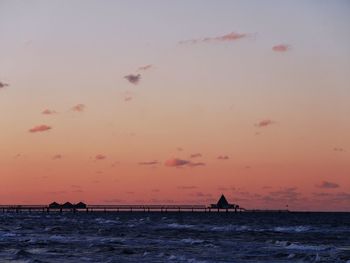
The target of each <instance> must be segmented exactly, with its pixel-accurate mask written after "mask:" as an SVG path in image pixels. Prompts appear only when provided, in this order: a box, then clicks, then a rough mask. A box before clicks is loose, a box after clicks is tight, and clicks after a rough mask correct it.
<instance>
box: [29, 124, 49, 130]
mask: <svg viewBox="0 0 350 263" xmlns="http://www.w3.org/2000/svg"><path fill="white" fill-rule="evenodd" d="M51 129H52V127H51V126H48V125H45V124H42V125H38V126H34V127H33V128H31V129H29V132H44V131H48V130H51Z"/></svg>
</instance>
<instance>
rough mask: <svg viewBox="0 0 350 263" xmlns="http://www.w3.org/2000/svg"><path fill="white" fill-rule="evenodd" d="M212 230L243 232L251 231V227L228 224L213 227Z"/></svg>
mask: <svg viewBox="0 0 350 263" xmlns="http://www.w3.org/2000/svg"><path fill="white" fill-rule="evenodd" d="M211 230H212V231H218V232H230V231H234V232H243V231H250V230H251V228H250V227H249V226H245V225H242V226H240V225H227V226H214V227H212V228H211Z"/></svg>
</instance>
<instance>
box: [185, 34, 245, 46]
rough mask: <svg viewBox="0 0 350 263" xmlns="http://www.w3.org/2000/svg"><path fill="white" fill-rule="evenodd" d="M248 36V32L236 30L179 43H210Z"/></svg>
mask: <svg viewBox="0 0 350 263" xmlns="http://www.w3.org/2000/svg"><path fill="white" fill-rule="evenodd" d="M245 37H247V34H241V33H236V32H231V33H228V34H225V35H222V36H217V37H204V38H196V39H189V40H184V41H180V42H179V44H198V43H208V42H231V41H236V40H239V39H242V38H245Z"/></svg>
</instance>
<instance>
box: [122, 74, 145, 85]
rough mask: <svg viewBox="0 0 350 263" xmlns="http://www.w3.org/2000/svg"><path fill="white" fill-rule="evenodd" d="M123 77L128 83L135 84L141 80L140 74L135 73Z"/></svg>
mask: <svg viewBox="0 0 350 263" xmlns="http://www.w3.org/2000/svg"><path fill="white" fill-rule="evenodd" d="M124 78H125V79H127V80H128V81H129V82H130V83H132V84H135V85H136V84H138V83H139V82H140V80H141V74H137V75H134V74H129V75H126V76H124Z"/></svg>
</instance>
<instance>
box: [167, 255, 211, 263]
mask: <svg viewBox="0 0 350 263" xmlns="http://www.w3.org/2000/svg"><path fill="white" fill-rule="evenodd" d="M168 260H170V261H175V262H188V263H206V262H207V261H203V260H197V259H195V258H187V257H186V256H182V255H181V256H175V255H170V256H169V257H168Z"/></svg>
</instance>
